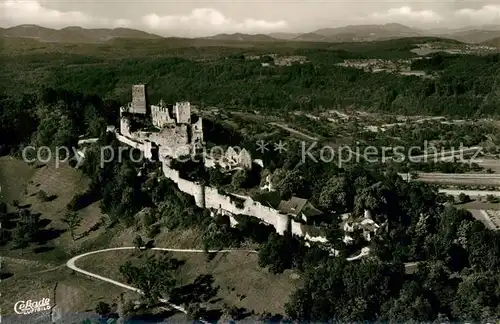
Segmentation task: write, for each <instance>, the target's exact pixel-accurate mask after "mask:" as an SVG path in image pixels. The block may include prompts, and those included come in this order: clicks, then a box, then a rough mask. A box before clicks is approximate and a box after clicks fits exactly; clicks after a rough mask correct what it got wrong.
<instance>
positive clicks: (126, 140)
mask: <svg viewBox="0 0 500 324" xmlns="http://www.w3.org/2000/svg"><path fill="white" fill-rule="evenodd" d="M116 139H117V140H118V141H120V142H121V143H123V144H126V145H128V146H131V147H133V148H136V149H138V150H141V151H142V152H144V151H145V150H146V148H145V146H144V143H139V142H137V141H134V140H133V139H131V138H128V137H126V136H123V135H121V134H116Z"/></svg>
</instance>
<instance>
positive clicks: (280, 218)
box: [205, 187, 289, 234]
mask: <svg viewBox="0 0 500 324" xmlns="http://www.w3.org/2000/svg"><path fill="white" fill-rule="evenodd" d="M245 198H246V199H245V200H244V202H243V206H242V208H239V207H238V206H236V204H235V203H234V202H233V201H232V199H231V197H229V196H226V195H222V194H220V193H219V192H218V191H217V189H216V188H212V187H205V207H206V208H213V209H219V208H220V209H223V210H225V211H228V212H230V213H232V214H235V215H248V216H253V217H256V218H258V219H260V220H262V221H264V222H265V223H267V224H269V225H272V226H274V228H275V229H276V232H277V233H279V234H283V233H284V232H285V231H286V230H287V227H288V219H289V217H288V216H287V215H284V214H281V213H280V212H279V211H278V210H276V209H273V208H270V207H267V206H264V205H262V204H261V203H259V202H256V201H254V200H253V199H252V198H250V197H245Z"/></svg>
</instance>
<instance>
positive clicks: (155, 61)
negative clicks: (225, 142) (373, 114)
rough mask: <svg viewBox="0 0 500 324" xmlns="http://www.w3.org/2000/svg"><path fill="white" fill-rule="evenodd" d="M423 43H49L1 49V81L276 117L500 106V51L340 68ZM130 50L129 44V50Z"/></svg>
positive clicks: (467, 113)
mask: <svg viewBox="0 0 500 324" xmlns="http://www.w3.org/2000/svg"><path fill="white" fill-rule="evenodd" d="M421 41H422V40H421V39H416V40H413V41H412V40H411V39H406V40H396V41H386V42H378V43H375V42H372V43H357V44H348V43H347V44H332V45H329V46H326V45H321V47H322V48H314V46H313V45H314V44H308V45H307V46H306V45H298V46H297V47H294V46H292V45H293V44H292V43H290V44H287V43H286V42H283V44H285V45H276V44H274V45H264V44H260V45H252V46H251V48H250V49H248V48H247V49H242V48H241V47H240V48H229V47H216V46H206V47H183V48H180V47H177V48H175V46H173V45H172V44H171V45H170V46H171V48H166V49H163V50H160V47H158V46H160V45H161V44H160V43H158V42H156V43H154V44H156V45H155V46H156V47H151V48H149V49H148V45H147V44H149V43H147V41H142V42H141V43H140V45H141V46H138V44H135V45H134V44H131V43H129V42H125V41H120V42H116V43H114V45H113V46H114V47H112V46H110V45H108V46H106V47H90V48H91V49H92V50H88V52H86V54H85V55H83V54H68V51H66V52H64V51H62V53H61V51H59V52H57V50H54V48H53V47H51V52H50V53H37V54H26V55H17V56H3V57H2V60H3V61H4V63H5V64H2V66H3V67H2V69H3V71H2V78H3V79H2V80H1V83H2V86H3V87H5V90H6V92H7V93H10V94H11V95H12V94H14V95H15V94H20V93H24V92H27V91H32V90H36V89H37V88H39V87H40V86H49V87H53V88H56V89H68V90H72V91H77V92H82V93H87V94H97V95H99V96H100V97H102V98H103V99H113V100H118V101H120V102H122V103H125V102H127V101H128V100H129V98H130V93H129V91H130V85H131V84H134V83H143V82H145V83H148V84H149V88H150V91H149V94H150V97H151V98H150V99H151V100H152V101H153V102H154V101H156V100H159V99H160V97H163V99H164V100H165V101H167V102H175V101H180V100H189V101H192V102H194V103H195V104H205V105H215V106H219V107H226V108H232V107H234V108H238V109H245V108H248V109H252V110H261V111H263V112H266V113H272V114H280V113H283V112H290V111H294V110H301V111H313V112H314V111H323V110H329V109H332V108H336V109H351V108H352V109H364V110H367V111H379V112H389V113H399V114H440V115H454V116H463V117H473V116H480V115H491V114H498V113H499V112H500V108H499V107H500V105H499V103H500V92H498V91H497V90H496V88H497V87H498V85H499V83H498V82H497V80H498V78H499V75H500V74H499V71H500V70H499V68H500V59H499V58H500V56H499V55H489V56H472V55H445V54H434V57H432V58H430V59H424V60H421V61H418V62H416V63H414V64H415V67H414V68H415V69H419V70H425V71H427V72H429V73H431V74H437V75H438V77H436V78H435V79H423V78H419V77H415V76H401V75H398V74H390V73H369V72H363V71H362V70H358V69H354V68H345V67H340V66H337V65H336V63H340V62H343V61H344V59H351V58H384V59H401V58H410V57H414V56H416V55H415V54H414V53H412V52H410V49H412V48H414V47H415V45H414V44H415V42H421ZM179 42H181V41H179ZM158 44H160V45H158ZM165 44H167V43H165ZM214 44H215V43H214ZM75 46H76V45H73V47H72V48H77V47H75ZM240 46H241V45H240ZM266 46H268V47H266ZM318 47H319V45H318ZM56 49H57V48H56ZM65 49H68V48H67V47H65ZM153 49H155V50H153ZM79 51H80V52H81V51H83V50H81V49H79ZM113 51H115V52H118V53H120V55H114V54H113V53H114V52H113ZM123 51H125V52H127V51H128V53H129V55H128V57H127V56H126V55H123V53H122V52H123ZM69 53H74V52H71V51H69ZM106 53H109V54H108V55H105V54H106ZM186 53H187V54H186ZM256 53H258V54H266V53H267V54H270V53H279V54H281V55H282V56H283V55H301V56H305V57H307V60H308V62H307V63H305V64H293V65H292V66H271V67H265V66H262V65H261V62H262V61H261V60H249V59H248V55H250V54H251V55H255V54H256ZM243 54H247V57H246V58H245V55H243ZM264 59H265V58H264Z"/></svg>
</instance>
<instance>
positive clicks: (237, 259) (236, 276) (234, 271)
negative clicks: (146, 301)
mask: <svg viewBox="0 0 500 324" xmlns="http://www.w3.org/2000/svg"><path fill="white" fill-rule="evenodd" d="M161 254H164V252H160V251H146V252H139V251H112V252H103V253H102V254H94V255H89V256H88V257H85V258H84V259H80V260H78V261H77V263H76V265H77V266H79V267H81V268H82V269H85V270H88V271H91V272H94V273H99V274H101V275H104V276H106V277H109V278H111V279H115V280H118V281H122V282H124V278H123V276H122V275H121V274H120V272H119V267H120V265H122V264H123V263H124V262H125V261H127V260H131V261H133V262H134V261H135V262H140V260H142V259H145V257H146V256H147V255H161ZM107 255H108V256H109V255H113V258H108V257H107ZM169 255H170V256H172V257H174V258H176V259H179V260H185V261H186V263H185V264H184V265H183V266H182V267H181V268H180V269H179V271H178V274H177V279H178V281H179V284H187V283H190V282H192V281H193V280H194V279H195V278H196V277H197V276H198V275H200V274H212V275H213V276H214V279H215V285H216V286H219V287H220V290H219V293H218V295H217V299H218V298H220V299H221V300H220V301H217V303H216V305H221V304H222V303H227V304H229V305H234V306H237V307H244V308H246V309H249V310H254V311H255V312H257V313H260V312H271V313H281V314H283V313H284V304H285V302H286V301H288V296H289V295H290V294H291V293H292V292H293V291H294V290H295V288H296V285H297V284H298V279H292V278H294V277H295V276H294V275H293V272H291V271H286V272H285V273H283V274H278V275H273V274H271V273H269V272H268V271H267V270H266V269H262V268H260V267H259V266H258V258H257V255H256V254H250V253H248V252H232V253H221V254H218V255H217V256H216V257H215V258H214V259H213V260H211V261H207V259H206V256H205V255H204V254H203V253H180V252H174V253H169ZM103 258H105V259H106V260H107V262H106V263H105V264H104V263H102V262H99V260H102V259H103Z"/></svg>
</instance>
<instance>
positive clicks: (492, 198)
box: [486, 195, 497, 203]
mask: <svg viewBox="0 0 500 324" xmlns="http://www.w3.org/2000/svg"><path fill="white" fill-rule="evenodd" d="M486 201H487V202H489V203H495V202H497V198H496V197H495V196H493V195H487V196H486Z"/></svg>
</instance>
